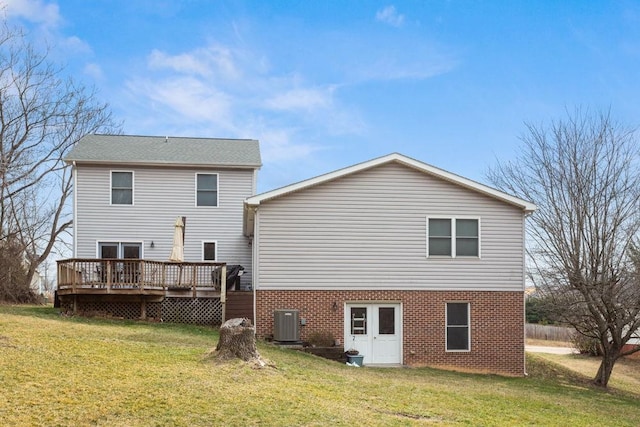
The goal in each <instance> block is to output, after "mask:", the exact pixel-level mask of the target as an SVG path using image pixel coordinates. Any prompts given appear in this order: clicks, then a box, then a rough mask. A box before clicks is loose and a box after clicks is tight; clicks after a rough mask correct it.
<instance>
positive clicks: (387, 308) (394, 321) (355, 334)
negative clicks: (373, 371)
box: [344, 303, 402, 364]
mask: <svg viewBox="0 0 640 427" xmlns="http://www.w3.org/2000/svg"><path fill="white" fill-rule="evenodd" d="M400 311H401V308H400V304H397V303H390V304H382V303H375V304H373V303H367V304H358V303H350V304H347V307H346V311H345V313H346V316H345V343H344V346H345V350H348V349H350V348H355V349H356V350H358V351H359V352H360V354H361V355H363V356H364V360H363V362H364V363H365V364H367V363H368V364H400V363H402V331H401V312H400Z"/></svg>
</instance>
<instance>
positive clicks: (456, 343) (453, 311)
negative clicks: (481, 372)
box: [446, 302, 471, 351]
mask: <svg viewBox="0 0 640 427" xmlns="http://www.w3.org/2000/svg"><path fill="white" fill-rule="evenodd" d="M446 318H447V330H446V343H447V344H446V345H447V351H469V350H471V334H470V333H469V329H470V328H469V323H470V313H469V303H468V302H448V303H447V311H446Z"/></svg>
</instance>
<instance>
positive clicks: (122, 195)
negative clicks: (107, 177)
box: [111, 171, 133, 205]
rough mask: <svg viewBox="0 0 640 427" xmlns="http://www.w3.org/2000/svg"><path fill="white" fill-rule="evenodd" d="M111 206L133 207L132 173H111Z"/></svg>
mask: <svg viewBox="0 0 640 427" xmlns="http://www.w3.org/2000/svg"><path fill="white" fill-rule="evenodd" d="M111 204H112V205H133V172H124V171H111Z"/></svg>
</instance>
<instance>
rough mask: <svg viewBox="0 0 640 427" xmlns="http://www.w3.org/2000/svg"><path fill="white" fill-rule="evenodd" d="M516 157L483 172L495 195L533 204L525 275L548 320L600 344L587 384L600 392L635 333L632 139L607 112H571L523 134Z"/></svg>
mask: <svg viewBox="0 0 640 427" xmlns="http://www.w3.org/2000/svg"><path fill="white" fill-rule="evenodd" d="M522 142H523V150H522V152H521V154H520V155H519V156H518V157H517V158H516V159H515V160H514V161H512V162H508V163H499V164H498V166H497V167H496V168H494V169H492V170H491V171H490V172H489V179H490V180H491V182H492V183H493V184H494V185H495V186H497V187H498V188H500V189H502V190H504V191H507V192H510V193H512V194H517V195H519V196H520V197H522V198H525V199H528V200H531V201H533V202H534V203H536V204H537V205H538V210H537V211H536V212H535V213H534V214H533V215H532V218H531V220H530V221H529V224H528V233H529V236H530V244H529V245H528V248H527V252H528V255H529V257H528V262H529V267H530V268H529V271H528V275H529V277H530V278H531V280H532V281H533V282H534V283H535V285H536V287H537V289H538V291H539V292H540V293H541V295H542V296H543V298H544V300H545V301H546V302H547V303H548V304H549V307H548V308H549V309H550V310H551V313H552V314H553V315H555V317H556V318H557V319H558V320H560V321H562V322H565V323H567V324H569V325H571V326H572V327H574V328H575V329H576V331H577V332H578V333H579V334H582V335H584V336H585V337H589V338H592V339H594V340H597V342H598V343H599V347H600V350H601V352H602V362H601V364H600V368H599V369H598V373H597V374H596V377H595V379H594V382H595V384H597V385H599V386H602V387H606V386H607V384H608V382H609V378H610V377H611V373H612V370H613V366H614V364H615V363H616V361H617V360H618V359H619V358H620V357H621V356H623V355H626V354H629V353H631V352H633V350H629V351H627V350H623V348H624V345H625V344H626V343H627V342H628V341H629V339H630V338H631V337H632V334H633V333H634V332H635V331H636V330H637V329H638V328H639V327H640V282H639V281H638V280H637V275H636V274H635V273H634V270H635V267H634V264H633V257H632V256H631V255H632V254H633V253H632V251H633V249H632V248H633V246H632V245H633V242H634V240H635V239H636V238H637V236H638V230H639V227H640V209H639V208H640V163H639V162H640V156H639V146H638V141H637V140H636V137H635V133H634V131H632V130H629V129H626V128H625V127H623V126H621V125H620V124H618V123H616V122H614V121H613V120H612V119H611V117H610V114H609V112H606V113H596V114H594V113H591V112H589V111H583V110H579V109H578V110H576V112H575V113H574V114H573V115H571V114H568V115H567V118H566V119H564V120H560V121H553V122H552V123H551V124H550V125H549V126H533V125H527V133H526V134H525V135H524V136H523V137H522Z"/></svg>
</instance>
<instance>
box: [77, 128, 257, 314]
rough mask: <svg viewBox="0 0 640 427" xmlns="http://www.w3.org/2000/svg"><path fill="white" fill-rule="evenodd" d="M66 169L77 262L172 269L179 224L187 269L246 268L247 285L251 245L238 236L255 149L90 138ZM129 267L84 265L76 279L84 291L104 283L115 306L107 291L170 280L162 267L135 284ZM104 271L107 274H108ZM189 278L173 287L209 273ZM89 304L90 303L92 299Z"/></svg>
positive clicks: (248, 143)
mask: <svg viewBox="0 0 640 427" xmlns="http://www.w3.org/2000/svg"><path fill="white" fill-rule="evenodd" d="M65 161H66V162H67V163H69V164H71V165H72V168H73V180H74V181H73V189H74V194H73V195H74V197H73V204H74V206H73V216H74V217H73V224H74V230H73V231H74V232H73V239H74V241H73V248H74V254H73V257H74V258H75V259H100V260H105V259H117V260H120V259H142V260H158V261H168V260H169V257H170V254H171V251H172V245H173V237H174V230H175V228H174V224H175V223H176V220H177V218H181V219H184V248H183V251H184V261H185V262H192V263H215V262H220V263H226V264H227V265H242V266H243V267H244V269H245V273H247V274H246V276H245V277H247V278H248V277H250V274H251V269H252V260H251V240H250V239H249V238H247V237H246V236H244V235H243V233H242V210H243V201H244V200H245V199H246V198H247V197H249V196H251V195H253V194H255V191H256V174H257V170H258V169H259V168H260V166H261V160H260V149H259V145H258V141H256V140H231V139H213V138H175V137H151V136H129V135H86V136H85V137H83V138H82V139H81V140H80V141H79V142H78V143H77V145H76V146H75V147H74V149H73V150H72V151H71V152H70V153H69V154H68V156H67V157H66V159H65ZM74 265H76V264H74ZM102 265H106V267H104V268H102V269H101V267H102ZM123 266H124V267H123ZM126 266H127V264H124V263H119V264H105V263H103V264H98V265H93V264H86V265H85V264H83V265H82V266H81V267H75V269H76V270H81V272H82V275H83V276H82V280H83V282H84V283H85V284H86V283H94V282H95V284H96V285H98V284H101V285H102V286H103V287H104V284H105V283H106V282H109V283H108V285H109V294H111V299H113V298H114V295H113V294H117V293H118V292H120V293H123V294H124V293H126V292H125V290H121V291H115V290H114V289H115V286H111V285H119V284H122V285H125V284H127V285H131V286H129V287H135V286H137V284H138V282H140V283H146V284H152V283H153V284H161V285H164V284H163V283H160V281H164V282H166V281H167V277H166V275H167V271H166V270H167V268H164V267H163V266H150V265H149V266H148V267H149V268H148V270H144V271H140V266H137V267H136V268H137V269H136V270H135V277H133V276H134V275H133V274H132V273H131V271H130V270H127V269H126ZM107 267H108V268H111V269H112V270H113V271H110V272H109V274H108V275H107V274H106V271H105V269H106V268H107ZM192 270H193V273H191V270H190V272H189V273H187V272H185V271H183V270H180V271H179V273H180V277H179V281H180V283H178V285H182V284H184V283H189V282H188V280H190V279H192V277H191V276H189V277H186V276H187V275H188V274H198V275H201V276H203V278H197V279H198V280H200V281H201V282H205V281H206V280H210V278H209V277H204V276H207V275H208V274H209V273H205V272H200V273H197V269H196V268H195V267H194V268H193V269H192ZM145 273H146V274H145ZM141 274H144V280H141V277H140V275H141ZM162 274H164V277H161V275H162ZM107 279H108V280H107ZM244 280H247V279H244ZM191 283H192V284H193V283H195V280H192V281H191ZM179 287H180V286H176V289H177V290H179ZM96 288H99V286H96ZM121 288H126V287H125V286H121ZM96 292H98V291H96ZM134 292H135V291H134ZM76 293H77V292H76ZM131 293H133V292H131ZM196 296H197V295H196ZM122 298H124V297H122ZM128 298H129V299H132V298H133V296H132V295H129V296H128ZM76 300H77V298H76ZM91 301H92V302H91V303H90V304H94V305H95V304H96V303H95V301H96V298H95V296H94V297H93V298H91ZM182 301H185V300H184V299H183V300H182ZM77 302H78V301H76V304H77ZM81 302H82V301H81ZM119 302H124V301H119ZM132 303H134V302H133V301H132ZM87 304H89V302H88V300H87ZM101 304H102V306H103V307H104V304H106V302H103V303H101ZM91 307H93V305H92V306H91ZM76 308H77V307H76ZM86 310H91V308H90V307H86ZM109 310H110V311H116V312H119V310H118V309H117V308H116V309H114V307H110V308H109ZM130 310H132V311H136V310H137V309H135V308H131V309H130ZM120 311H121V310H120ZM165 314H166V308H165ZM134 317H138V316H137V315H136V316H134Z"/></svg>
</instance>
